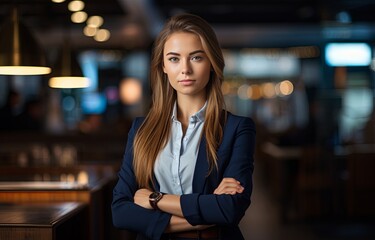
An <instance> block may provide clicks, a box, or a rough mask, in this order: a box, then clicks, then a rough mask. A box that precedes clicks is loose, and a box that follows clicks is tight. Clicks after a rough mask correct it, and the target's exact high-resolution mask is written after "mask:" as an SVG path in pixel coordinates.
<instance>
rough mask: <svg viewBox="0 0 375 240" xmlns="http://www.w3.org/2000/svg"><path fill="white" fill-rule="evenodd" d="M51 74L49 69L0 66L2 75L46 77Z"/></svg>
mask: <svg viewBox="0 0 375 240" xmlns="http://www.w3.org/2000/svg"><path fill="white" fill-rule="evenodd" d="M49 73H51V68H49V67H37V66H0V75H45V74H49Z"/></svg>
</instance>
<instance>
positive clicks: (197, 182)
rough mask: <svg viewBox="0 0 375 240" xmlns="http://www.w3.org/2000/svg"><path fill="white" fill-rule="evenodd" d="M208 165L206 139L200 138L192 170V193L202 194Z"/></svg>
mask: <svg viewBox="0 0 375 240" xmlns="http://www.w3.org/2000/svg"><path fill="white" fill-rule="evenodd" d="M208 169H209V165H208V161H207V152H206V138H205V137H204V136H202V140H201V142H200V144H199V152H198V158H197V162H196V164H195V170H194V180H193V192H194V193H201V192H203V189H204V186H205V184H206V177H207V176H206V175H207V173H208Z"/></svg>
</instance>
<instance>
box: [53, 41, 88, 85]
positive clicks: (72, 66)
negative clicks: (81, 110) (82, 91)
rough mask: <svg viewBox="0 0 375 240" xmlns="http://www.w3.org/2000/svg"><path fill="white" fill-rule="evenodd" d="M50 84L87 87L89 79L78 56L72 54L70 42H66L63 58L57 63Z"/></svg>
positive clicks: (62, 52) (62, 53)
mask: <svg viewBox="0 0 375 240" xmlns="http://www.w3.org/2000/svg"><path fill="white" fill-rule="evenodd" d="M48 85H49V86H50V87H51V88H86V87H88V86H89V79H88V78H86V77H83V74H82V71H81V68H80V66H79V64H78V61H77V59H76V57H75V56H74V55H73V54H72V52H71V50H70V47H69V44H68V42H65V43H64V46H63V48H62V51H61V58H59V61H58V62H57V63H56V68H54V72H53V73H52V77H51V78H50V80H49V83H48Z"/></svg>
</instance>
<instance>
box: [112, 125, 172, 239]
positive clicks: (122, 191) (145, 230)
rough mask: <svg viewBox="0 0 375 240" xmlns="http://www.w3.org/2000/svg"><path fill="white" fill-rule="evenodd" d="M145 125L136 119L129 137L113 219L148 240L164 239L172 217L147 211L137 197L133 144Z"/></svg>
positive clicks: (119, 176) (115, 223)
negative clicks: (136, 134)
mask: <svg viewBox="0 0 375 240" xmlns="http://www.w3.org/2000/svg"><path fill="white" fill-rule="evenodd" d="M141 122H142V121H141V119H136V120H134V121H133V124H132V127H131V129H130V131H129V134H128V140H127V144H126V149H125V154H124V158H123V162H122V166H121V169H120V171H119V173H118V182H117V184H116V186H115V187H114V190H113V200H112V220H113V224H114V226H115V227H117V228H123V229H128V230H131V231H135V232H138V233H141V234H142V235H144V236H146V237H147V238H148V239H160V237H161V235H162V234H163V232H164V229H165V228H166V227H167V226H168V224H169V221H170V218H171V215H170V214H168V213H164V212H161V211H156V210H150V209H146V208H143V207H141V206H139V205H137V204H135V203H134V198H133V197H134V194H135V192H136V191H137V190H138V186H137V183H136V180H135V175H134V171H133V141H134V136H135V133H136V131H137V128H138V126H139V125H140V124H141Z"/></svg>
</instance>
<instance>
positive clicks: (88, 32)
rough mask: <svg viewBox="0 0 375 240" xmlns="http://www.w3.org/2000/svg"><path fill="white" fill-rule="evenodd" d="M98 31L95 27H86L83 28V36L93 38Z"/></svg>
mask: <svg viewBox="0 0 375 240" xmlns="http://www.w3.org/2000/svg"><path fill="white" fill-rule="evenodd" d="M97 31H98V29H97V28H96V27H91V26H86V27H84V28H83V34H85V36H87V37H93V36H95V34H96V32H97Z"/></svg>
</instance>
